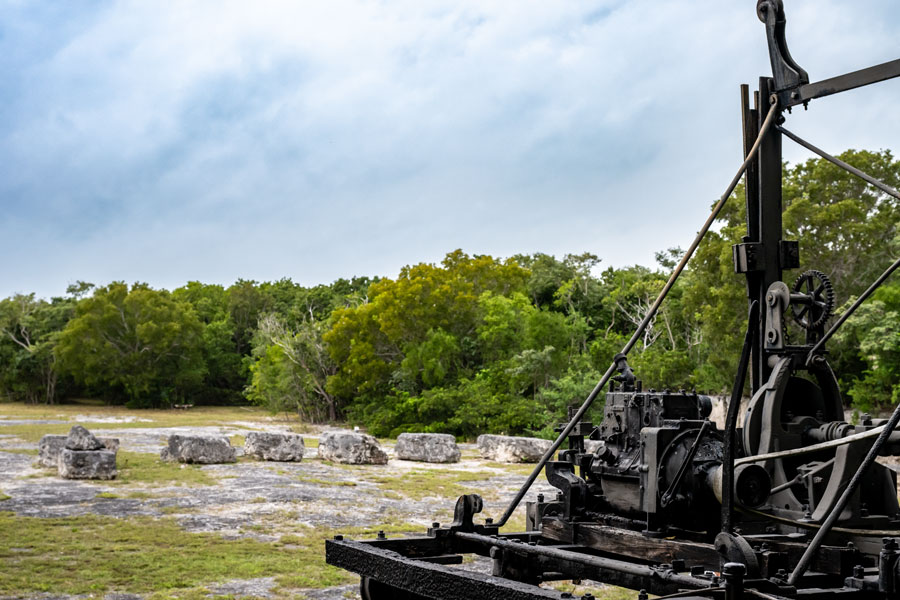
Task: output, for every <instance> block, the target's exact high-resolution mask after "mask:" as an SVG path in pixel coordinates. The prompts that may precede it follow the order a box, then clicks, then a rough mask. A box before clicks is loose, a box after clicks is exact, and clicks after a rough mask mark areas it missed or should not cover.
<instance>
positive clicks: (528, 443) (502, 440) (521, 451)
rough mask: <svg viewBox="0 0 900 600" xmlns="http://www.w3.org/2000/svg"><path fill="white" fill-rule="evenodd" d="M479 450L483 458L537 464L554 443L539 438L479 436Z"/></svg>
mask: <svg viewBox="0 0 900 600" xmlns="http://www.w3.org/2000/svg"><path fill="white" fill-rule="evenodd" d="M477 443H478V450H479V452H481V456H482V458H485V459H487V460H495V461H497V462H508V463H536V462H538V461H539V460H540V459H541V457H542V456H543V455H544V452H546V451H547V450H549V449H550V446H552V445H553V442H551V441H550V440H541V439H538V438H529V437H515V436H508V435H489V434H484V435H479V436H478V440H477Z"/></svg>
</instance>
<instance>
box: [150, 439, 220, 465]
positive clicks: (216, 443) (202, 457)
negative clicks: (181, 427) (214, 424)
mask: <svg viewBox="0 0 900 600" xmlns="http://www.w3.org/2000/svg"><path fill="white" fill-rule="evenodd" d="M236 456H237V455H236V453H235V449H234V446H232V445H231V443H230V442H229V441H228V438H226V437H225V436H222V435H208V436H207V435H180V434H175V435H170V436H169V443H168V446H167V447H166V448H164V449H163V451H162V452H161V453H160V457H161V458H163V459H164V460H174V461H178V462H183V463H198V464H204V465H212V464H219V463H231V462H235V461H236V460H237V458H236Z"/></svg>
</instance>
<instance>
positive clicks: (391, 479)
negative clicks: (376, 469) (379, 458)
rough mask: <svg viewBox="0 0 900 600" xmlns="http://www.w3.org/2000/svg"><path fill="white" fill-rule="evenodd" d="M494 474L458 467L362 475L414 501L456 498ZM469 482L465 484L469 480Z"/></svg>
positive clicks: (381, 486)
mask: <svg viewBox="0 0 900 600" xmlns="http://www.w3.org/2000/svg"><path fill="white" fill-rule="evenodd" d="M492 475H493V473H489V472H482V471H459V470H455V469H413V470H411V471H408V472H406V473H403V474H399V475H383V474H380V473H366V474H364V475H363V476H362V478H364V479H366V480H367V481H370V482H372V483H375V484H378V486H379V487H380V488H381V489H382V490H385V491H390V492H394V493H399V494H401V495H403V496H404V497H406V498H410V499H412V500H421V499H422V498H427V497H437V498H451V499H456V498H458V497H459V496H461V495H462V494H465V493H470V492H472V489H473V488H474V487H475V485H474V483H475V482H478V481H484V480H485V479H488V478H490V477H491V476H492ZM467 482H468V483H469V485H466V483H467Z"/></svg>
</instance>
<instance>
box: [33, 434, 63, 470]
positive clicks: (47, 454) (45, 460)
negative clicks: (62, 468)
mask: <svg viewBox="0 0 900 600" xmlns="http://www.w3.org/2000/svg"><path fill="white" fill-rule="evenodd" d="M66 437H67V436H64V435H45V436H44V437H42V438H41V441H39V442H38V458H37V464H38V465H40V466H42V467H48V468H51V469H55V468H57V466H58V465H59V453H60V451H61V450H62V449H63V448H65V446H66Z"/></svg>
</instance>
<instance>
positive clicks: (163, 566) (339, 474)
mask: <svg viewBox="0 0 900 600" xmlns="http://www.w3.org/2000/svg"><path fill="white" fill-rule="evenodd" d="M76 423H78V424H81V425H84V426H85V427H87V428H88V429H89V430H91V431H92V432H93V433H94V434H96V435H100V436H109V437H117V438H119V439H120V441H121V446H120V449H119V455H118V461H117V462H118V467H119V477H118V479H117V480H114V481H103V482H87V481H68V480H64V479H61V478H59V477H58V476H57V475H56V473H55V472H54V471H52V470H48V469H42V468H37V467H35V466H33V462H34V459H35V457H36V454H37V442H38V440H39V439H40V437H41V436H42V435H44V434H47V433H54V434H59V433H66V432H67V431H68V429H69V428H70V427H71V425H73V424H76ZM326 429H328V428H313V427H309V426H303V425H302V424H300V423H298V422H296V421H291V420H285V419H284V418H275V417H272V416H270V415H268V414H267V413H263V412H259V411H255V410H248V409H242V408H197V407H195V408H193V409H190V410H188V411H128V410H125V409H121V408H110V407H90V406H51V407H31V406H23V405H20V404H0V599H6V598H45V599H49V598H109V599H110V600H112V599H114V598H116V599H119V600H126V599H132V598H207V597H213V598H287V597H291V598H304V597H305V598H310V599H322V600H325V599H345V598H358V597H359V596H358V594H357V586H358V579H357V578H356V577H355V576H353V575H352V574H349V573H346V572H344V571H341V570H338V569H333V568H332V567H330V566H328V565H326V564H325V562H324V540H325V539H327V538H329V537H331V536H333V535H335V534H337V533H342V534H345V535H350V536H351V537H356V538H360V539H364V538H370V537H374V535H375V533H376V532H377V531H378V530H384V531H386V532H387V533H388V535H391V536H394V535H397V536H400V535H407V534H409V533H416V534H420V533H422V532H423V531H424V529H425V528H426V527H427V526H428V525H429V524H431V523H432V521H444V522H448V521H449V520H450V517H451V514H452V508H453V504H454V502H455V500H456V498H457V497H458V496H459V495H460V494H463V493H473V492H477V493H480V494H481V495H482V496H483V498H484V500H485V513H486V514H487V515H499V514H500V512H502V510H503V508H505V505H506V502H508V501H509V499H510V498H511V497H512V495H513V494H514V493H515V491H516V490H517V489H518V487H519V486H520V485H521V483H522V482H523V481H524V480H525V477H526V476H527V474H528V473H529V472H530V470H531V466H529V465H506V464H499V463H491V462H487V461H484V460H482V459H481V458H480V457H479V456H478V453H477V450H476V449H475V446H474V445H472V444H462V445H461V450H462V453H463V458H462V460H461V461H460V462H459V463H456V464H451V465H433V464H427V463H416V462H409V461H401V460H396V459H395V458H394V456H393V441H392V440H382V447H384V448H385V449H386V450H387V452H388V455H389V456H390V457H391V459H390V461H389V462H388V464H387V465H384V466H374V465H372V466H349V465H337V464H331V463H327V462H323V461H320V460H319V459H318V458H316V450H315V446H316V444H317V439H318V436H319V435H320V434H321V433H322V432H323V431H325V430H326ZM248 431H295V432H298V433H302V434H303V436H304V441H305V443H306V445H307V457H306V458H304V460H303V461H302V462H299V463H275V462H259V461H255V460H251V459H249V458H246V457H243V456H241V457H240V458H239V459H238V462H237V463H234V464H227V465H208V466H194V465H177V464H171V463H163V462H161V461H160V460H159V459H158V456H159V450H160V448H161V447H162V446H163V445H164V444H165V441H166V438H167V437H168V436H169V435H171V434H173V433H187V434H222V435H226V436H229V437H230V439H231V440H232V444H233V445H235V446H238V447H240V446H242V445H243V437H244V435H246V433H247V432H248ZM553 492H555V490H554V489H553V488H551V487H549V486H548V485H547V483H546V482H545V481H543V480H542V479H539V480H538V482H536V484H535V485H534V486H533V488H532V490H531V491H530V492H529V495H528V496H527V497H526V500H527V499H533V497H534V496H535V495H536V494H537V493H553ZM523 504H524V503H523ZM523 523H524V516H523V514H522V510H521V509H520V511H519V513H517V515H516V516H515V517H514V518H513V519H512V520H511V529H510V530H514V529H522V526H523ZM466 566H467V567H468V568H485V567H486V565H485V564H484V563H483V562H481V561H476V562H474V563H471V564H468V565H466Z"/></svg>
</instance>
